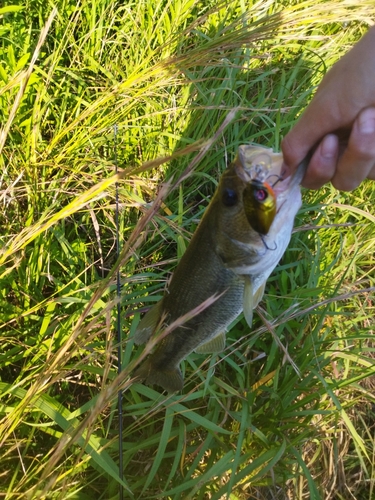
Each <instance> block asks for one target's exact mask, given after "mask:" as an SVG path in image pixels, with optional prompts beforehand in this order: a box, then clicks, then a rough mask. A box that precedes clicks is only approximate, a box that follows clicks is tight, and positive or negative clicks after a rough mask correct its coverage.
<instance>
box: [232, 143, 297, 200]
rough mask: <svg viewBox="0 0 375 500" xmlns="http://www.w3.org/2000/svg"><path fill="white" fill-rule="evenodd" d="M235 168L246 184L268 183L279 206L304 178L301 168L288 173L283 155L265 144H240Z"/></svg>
mask: <svg viewBox="0 0 375 500" xmlns="http://www.w3.org/2000/svg"><path fill="white" fill-rule="evenodd" d="M235 169H236V174H237V175H238V177H239V178H240V179H242V180H243V181H244V182H245V183H246V184H248V183H250V182H258V183H259V182H260V183H266V184H268V185H269V186H270V187H271V188H272V191H273V193H274V195H275V198H276V201H277V205H278V208H279V207H280V205H281V204H282V203H283V201H284V200H285V198H286V196H287V195H288V193H289V192H290V191H291V190H292V189H293V188H294V186H296V185H299V183H300V182H301V180H302V176H301V174H300V172H299V170H300V169H297V171H296V173H295V174H293V175H288V172H287V170H286V169H285V167H284V166H283V155H282V154H281V153H275V152H274V151H273V149H272V148H267V147H264V146H255V145H242V146H239V148H238V156H237V158H236V160H235Z"/></svg>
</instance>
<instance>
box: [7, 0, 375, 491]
mask: <svg viewBox="0 0 375 500" xmlns="http://www.w3.org/2000/svg"><path fill="white" fill-rule="evenodd" d="M55 5H56V7H57V12H53V5H52V2H49V1H48V0H28V1H26V0H25V1H24V2H22V1H18V2H17V1H16V0H14V1H13V2H11V1H6V2H3V3H2V6H1V7H0V19H1V24H0V34H1V37H0V123H1V132H0V134H1V135H0V151H1V156H0V162H1V173H0V201H1V204H2V210H1V213H0V224H1V227H2V231H1V232H0V284H1V286H0V325H1V326H0V328H1V329H0V341H1V349H0V458H1V460H0V496H1V498H5V499H7V500H8V499H9V500H15V499H18V498H31V499H34V498H35V499H43V498H46V499H47V498H48V499H64V500H65V499H75V500H85V499H92V498H98V499H115V498H118V491H119V485H120V477H119V472H118V463H119V455H118V439H119V436H118V413H117V408H116V405H117V391H118V390H119V389H120V388H122V389H123V390H124V393H123V415H124V417H123V418H124V420H123V424H124V432H123V463H124V483H123V488H124V497H125V498H134V499H136V498H142V499H144V498H147V499H148V498H165V499H173V500H177V499H194V500H195V499H204V500H206V499H218V500H219V499H224V498H228V499H231V500H236V499H240V500H243V499H248V498H277V499H284V498H294V499H303V498H309V499H330V498H332V499H347V498H356V499H369V498H372V496H373V495H374V481H375V469H374V463H375V461H374V454H375V443H374V437H373V434H374V433H373V421H374V403H375V400H374V396H373V389H374V385H375V383H374V380H375V379H374V372H375V361H374V349H375V348H374V343H373V334H374V329H373V317H374V290H375V288H374V287H375V284H374V268H375V261H374V247H375V238H374V232H373V227H374V221H375V211H374V205H373V201H372V200H373V199H374V198H375V187H374V186H375V185H374V183H371V182H365V183H363V184H362V185H361V186H360V187H359V188H358V189H357V190H355V191H354V192H353V193H339V192H337V191H335V190H334V189H333V188H331V187H330V186H325V187H324V188H322V189H321V190H319V191H317V192H308V191H304V194H303V196H304V206H303V208H302V209H301V211H300V213H299V216H298V219H297V221H296V230H295V234H294V235H293V238H292V241H291V244H290V246H289V249H288V250H287V252H286V254H285V256H284V258H283V259H282V262H281V263H280V265H279V266H278V268H277V269H276V271H275V272H274V273H273V275H272V276H271V278H270V279H269V282H268V285H267V288H266V294H265V297H264V300H263V301H262V302H261V304H260V306H259V308H258V313H256V314H255V315H254V328H253V330H252V332H251V334H250V332H249V328H248V327H247V325H246V322H245V321H244V320H243V318H242V317H240V318H238V319H237V320H236V321H235V322H234V324H233V325H232V327H231V329H230V331H229V332H228V342H227V348H226V350H225V351H224V352H223V353H221V354H220V355H218V356H213V357H205V356H202V355H198V354H194V353H193V354H191V355H190V356H189V357H188V359H187V360H186V361H185V362H184V364H183V370H184V376H185V386H184V390H183V392H182V393H181V394H178V395H173V396H165V395H163V394H161V393H160V392H157V391H156V390H154V389H153V388H150V387H146V386H143V385H140V384H133V385H132V382H131V378H130V376H129V374H130V373H131V370H132V369H133V368H134V366H135V365H136V364H137V363H139V362H141V360H142V359H143V358H144V357H145V356H146V355H147V352H148V348H146V350H145V351H142V349H143V348H135V347H134V346H133V341H132V334H133V333H134V330H135V328H136V325H137V323H138V321H139V319H140V316H141V312H142V311H144V310H145V309H146V308H148V307H149V306H150V305H152V304H153V303H155V302H156V301H157V300H158V299H159V298H160V297H161V295H162V293H163V291H164V288H165V285H166V282H167V281H168V279H169V278H170V275H171V272H172V271H173V269H174V267H175V265H176V263H177V261H178V258H179V257H180V256H181V255H182V253H183V251H184V249H185V248H186V245H187V244H188V241H189V239H190V237H191V234H192V232H193V231H194V230H195V228H196V226H197V223H198V221H199V219H200V217H201V216H202V213H203V211H204V209H205V207H206V206H207V204H208V202H209V200H210V197H211V196H212V193H213V191H214V189H215V186H216V184H217V180H218V178H219V176H220V173H221V172H222V171H223V170H224V168H225V165H226V164H227V163H228V162H229V161H230V160H231V159H232V158H233V157H234V155H235V154H236V151H237V148H238V146H239V145H240V144H243V143H248V142H255V143H259V144H262V145H264V146H272V147H274V148H275V149H279V148H280V142H281V139H282V137H283V136H284V135H285V134H286V132H287V131H288V130H289V129H290V127H291V126H292V124H293V123H294V122H295V120H296V118H297V117H298V115H299V113H300V112H301V111H302V110H303V108H304V107H305V106H306V104H307V103H308V102H309V100H310V98H311V96H312V94H313V91H314V89H315V86H316V85H317V84H318V83H319V81H320V80H321V78H322V76H323V75H324V73H325V72H326V70H327V69H328V68H329V66H330V65H332V64H333V63H334V62H335V60H337V59H338V58H339V57H340V56H341V55H342V54H343V53H345V52H346V51H347V50H348V48H349V47H350V46H351V45H352V44H353V43H355V41H356V40H357V39H358V38H359V37H360V36H361V34H362V33H364V32H365V31H366V29H367V27H368V23H369V22H371V21H372V22H373V21H374V18H375V7H374V4H373V1H372V0H371V1H370V0H363V1H362V2H354V1H353V2H351V1H350V0H348V1H340V2H337V1H335V2H333V1H328V0H327V1H320V2H319V1H316V0H315V1H314V2H312V1H306V2H298V1H296V0H291V1H286V0H284V1H276V0H275V1H269V2H265V1H260V2H252V1H249V2H245V1H241V0H233V1H230V2H229V3H227V2H225V3H223V4H221V5H217V2H214V1H211V2H203V1H197V0H180V1H178V0H174V1H168V0H151V1H150V0H147V1H146V0H142V1H136V2H115V1H113V0H98V1H97V2H78V3H77V2H75V1H73V0H58V1H57V2H55ZM51 13H52V15H51ZM50 15H51V17H50V24H48V21H47V19H48V17H49V16H50ZM46 23H47V26H46ZM45 26H46V27H45ZM38 40H39V42H38ZM232 110H235V111H234V112H232ZM115 126H117V128H118V132H117V157H118V165H119V170H120V172H119V176H116V175H114V171H115V162H114V158H115V151H114V130H115V128H114V127H115ZM207 141H208V142H207ZM116 181H118V182H119V195H120V235H121V245H122V251H121V255H120V258H119V259H118V260H116V255H115V232H116V231H115V184H116ZM117 269H120V272H121V281H122V295H121V310H122V327H123V359H122V364H123V371H122V373H121V374H120V375H117V366H116V365H117V346H116V342H117V340H116V331H115V325H116V296H115V288H116V283H115V276H116V271H117ZM275 338H279V339H280V341H281V342H282V344H283V346H284V347H285V348H286V349H287V352H288V354H289V356H290V357H291V359H292V360H293V362H294V363H295V364H296V366H297V367H298V370H299V372H300V374H301V376H298V374H297V373H296V370H295V369H294V367H293V366H292V365H291V363H290V362H289V361H288V359H287V357H286V356H285V353H284V352H283V350H282V349H280V347H279V345H278V343H277V342H276V341H275ZM263 353H264V354H265V356H263Z"/></svg>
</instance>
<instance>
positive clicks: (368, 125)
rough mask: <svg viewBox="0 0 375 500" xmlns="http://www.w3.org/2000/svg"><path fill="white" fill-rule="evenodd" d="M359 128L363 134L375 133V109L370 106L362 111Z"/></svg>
mask: <svg viewBox="0 0 375 500" xmlns="http://www.w3.org/2000/svg"><path fill="white" fill-rule="evenodd" d="M358 128H359V132H360V133H361V134H365V135H367V134H373V133H374V132H375V109H374V108H369V109H365V110H364V111H362V113H361V114H360V115H359V117H358Z"/></svg>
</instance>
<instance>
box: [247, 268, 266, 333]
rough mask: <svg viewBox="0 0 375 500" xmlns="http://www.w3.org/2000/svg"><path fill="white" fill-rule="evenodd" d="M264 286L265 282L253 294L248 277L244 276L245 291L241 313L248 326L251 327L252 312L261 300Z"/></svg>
mask: <svg viewBox="0 0 375 500" xmlns="http://www.w3.org/2000/svg"><path fill="white" fill-rule="evenodd" d="M265 286H266V282H264V283H263V284H262V285H260V287H259V288H258V290H257V291H256V292H255V294H254V293H253V284H252V281H251V278H250V277H249V276H245V289H244V293H243V313H244V316H245V319H246V322H247V324H248V325H249V326H252V323H253V310H254V309H255V308H256V306H257V305H258V304H259V302H260V301H261V300H262V297H263V294H264V288H265Z"/></svg>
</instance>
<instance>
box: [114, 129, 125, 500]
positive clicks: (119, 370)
mask: <svg viewBox="0 0 375 500" xmlns="http://www.w3.org/2000/svg"><path fill="white" fill-rule="evenodd" d="M117 131H118V127H117V124H115V125H114V126H113V135H114V160H115V169H116V175H117V173H118V162H117ZM115 207H116V208H115V225H116V260H118V258H119V256H120V235H119V233H120V231H119V193H118V181H116V186H115ZM116 281H117V283H116V284H117V289H116V294H117V318H116V321H117V324H116V326H117V328H116V329H117V373H118V375H120V373H121V369H122V366H121V359H122V352H121V340H122V338H121V306H120V298H121V281H120V268H118V269H117V274H116ZM117 406H118V427H119V428H118V433H119V443H118V452H119V465H118V467H119V477H120V483H119V500H123V498H124V488H123V486H122V481H123V476H124V471H123V449H122V391H121V390H119V392H118V399H117Z"/></svg>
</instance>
